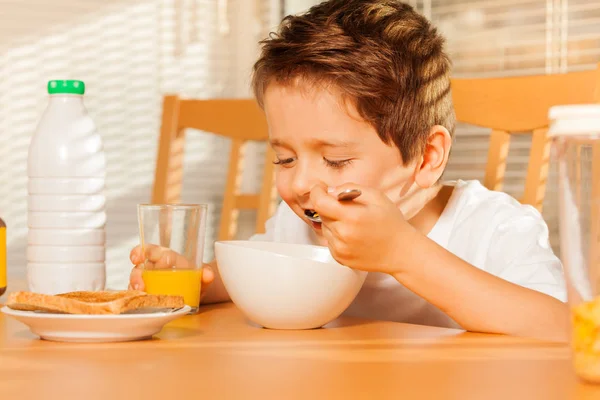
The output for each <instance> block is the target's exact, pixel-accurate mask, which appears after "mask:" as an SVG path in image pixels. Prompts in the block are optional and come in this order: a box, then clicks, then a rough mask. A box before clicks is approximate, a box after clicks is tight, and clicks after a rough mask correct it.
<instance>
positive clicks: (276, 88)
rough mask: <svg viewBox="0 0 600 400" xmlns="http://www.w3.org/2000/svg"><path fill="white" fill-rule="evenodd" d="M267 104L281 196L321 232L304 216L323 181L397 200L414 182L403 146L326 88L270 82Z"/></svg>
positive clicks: (316, 227) (318, 231) (317, 226)
mask: <svg viewBox="0 0 600 400" xmlns="http://www.w3.org/2000/svg"><path fill="white" fill-rule="evenodd" d="M264 108H265V113H266V117H267V121H268V125H269V135H270V141H271V145H272V147H273V149H274V150H275V153H276V154H277V161H276V163H278V165H277V166H276V171H277V172H276V185H277V190H278V192H279V195H280V196H281V198H282V199H283V200H284V201H285V202H286V203H287V204H288V205H289V206H290V207H291V209H292V210H294V212H295V213H296V214H297V215H298V216H299V217H300V218H302V219H303V220H304V221H306V223H308V224H309V225H311V226H312V228H313V229H314V230H315V233H316V234H317V235H319V236H320V235H321V226H320V224H318V223H313V222H311V221H309V220H308V219H307V218H306V216H305V215H304V211H305V210H306V209H312V208H313V206H312V204H311V201H310V191H311V189H312V188H313V187H314V186H315V185H318V184H324V185H327V186H338V185H341V184H344V183H356V184H359V185H362V186H366V187H372V188H376V189H379V190H381V191H383V192H384V193H386V194H387V196H388V197H389V198H390V199H391V200H392V201H394V202H395V203H398V201H399V199H400V197H401V195H402V194H403V193H406V192H407V191H408V189H409V188H410V186H411V185H412V184H413V182H414V179H413V175H414V171H415V165H416V163H412V164H411V165H407V166H403V164H402V158H401V156H400V152H399V150H398V149H397V148H396V147H395V146H388V145H386V144H385V143H383V142H382V141H381V139H380V138H379V136H378V135H377V132H376V130H375V129H374V128H373V127H372V126H371V125H369V124H368V123H366V122H364V121H363V120H362V119H361V118H360V116H359V114H358V112H357V111H356V108H355V107H354V106H353V105H351V104H347V105H344V104H343V103H342V102H341V101H340V97H339V96H338V95H337V94H335V93H334V92H332V91H329V90H327V89H318V88H315V89H306V88H299V87H297V86H280V85H277V84H270V85H269V86H268V87H267V90H266V91H265V96H264Z"/></svg>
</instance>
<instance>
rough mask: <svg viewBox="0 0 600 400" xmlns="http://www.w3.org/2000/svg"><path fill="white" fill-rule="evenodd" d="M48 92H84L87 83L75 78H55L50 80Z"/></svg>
mask: <svg viewBox="0 0 600 400" xmlns="http://www.w3.org/2000/svg"><path fill="white" fill-rule="evenodd" d="M48 93H50V94H61V93H63V94H65V93H66V94H84V93H85V83H83V81H74V80H53V81H49V82H48Z"/></svg>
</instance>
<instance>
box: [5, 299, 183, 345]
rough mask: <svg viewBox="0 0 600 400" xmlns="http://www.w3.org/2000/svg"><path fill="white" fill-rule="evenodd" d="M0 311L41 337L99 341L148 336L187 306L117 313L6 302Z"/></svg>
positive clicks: (177, 316)
mask: <svg viewBox="0 0 600 400" xmlns="http://www.w3.org/2000/svg"><path fill="white" fill-rule="evenodd" d="M1 311H2V312H3V313H4V314H6V315H9V316H11V317H14V318H16V319H17V320H19V321H20V322H22V323H24V324H25V325H27V326H28V327H29V329H30V330H31V332H33V333H34V334H36V335H38V336H39V337H40V338H42V339H45V340H52V341H56V342H79V343H99V342H124V341H131V340H141V339H147V338H150V337H152V336H153V335H155V334H157V333H158V332H160V331H161V330H162V328H163V326H164V325H165V324H166V323H167V322H170V321H172V320H174V319H176V318H179V317H181V316H183V315H186V314H187V313H188V312H189V311H190V306H185V307H183V308H181V309H179V310H176V311H170V312H148V313H137V314H120V315H112V314H108V315H106V314H105V315H89V314H50V313H42V312H34V311H19V310H13V309H11V308H9V307H7V306H4V307H2V309H1Z"/></svg>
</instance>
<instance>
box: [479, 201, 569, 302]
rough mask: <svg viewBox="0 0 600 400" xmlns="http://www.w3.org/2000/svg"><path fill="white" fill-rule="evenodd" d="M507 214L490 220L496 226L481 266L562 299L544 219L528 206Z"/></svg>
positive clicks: (561, 284)
mask: <svg viewBox="0 0 600 400" xmlns="http://www.w3.org/2000/svg"><path fill="white" fill-rule="evenodd" d="M511 208H512V207H511ZM508 214H510V216H508V217H507V216H506V215H504V218H501V220H500V221H496V222H498V223H497V224H493V225H496V226H494V231H493V234H492V236H491V240H490V247H489V250H488V254H487V258H486V267H485V269H486V270H487V271H488V272H490V273H492V274H494V275H496V276H498V277H500V278H502V279H505V280H507V281H509V282H512V283H515V284H517V285H520V286H523V287H526V288H529V289H532V290H536V291H538V292H542V293H545V294H547V295H549V296H552V297H554V298H556V299H558V300H560V301H563V302H564V301H566V285H565V279H564V274H563V268H562V264H561V262H560V260H559V258H558V257H557V256H556V255H555V254H554V252H553V251H552V248H551V246H550V241H549V235H548V226H547V225H546V222H545V221H544V219H543V218H542V216H541V215H540V213H539V212H538V211H537V210H535V209H534V208H533V207H531V206H518V207H515V208H512V210H510V212H509V213H508Z"/></svg>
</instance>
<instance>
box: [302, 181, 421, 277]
mask: <svg viewBox="0 0 600 400" xmlns="http://www.w3.org/2000/svg"><path fill="white" fill-rule="evenodd" d="M346 189H359V190H360V191H361V192H362V194H361V195H360V196H359V197H358V198H356V199H354V200H352V201H345V202H340V201H338V200H337V194H338V193H340V192H342V191H344V190H346ZM310 199H311V202H312V205H313V207H314V209H315V211H316V212H318V213H319V215H320V216H321V220H322V221H323V223H322V229H323V236H324V237H325V239H326V240H327V246H328V247H329V249H330V251H331V254H332V255H333V257H334V258H335V259H336V260H337V261H338V262H339V263H340V264H343V265H346V266H347V267H350V268H355V269H360V270H364V271H373V272H384V273H394V272H397V271H398V269H399V267H400V265H398V260H399V256H400V255H401V253H402V252H403V251H410V249H411V245H410V242H411V241H412V238H413V237H414V234H415V233H416V230H415V229H414V228H413V227H412V226H411V225H410V224H409V223H408V222H407V221H406V220H405V219H404V216H403V215H402V212H401V211H400V210H399V209H398V207H397V206H396V205H395V204H394V203H393V202H392V201H391V200H390V199H389V198H388V197H387V196H386V195H385V194H383V193H381V192H379V191H377V190H375V189H371V188H365V187H362V186H359V185H355V184H345V185H342V186H338V187H336V188H332V189H329V190H328V189H327V188H325V187H324V186H315V187H314V188H313V189H312V190H311V193H310Z"/></svg>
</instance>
